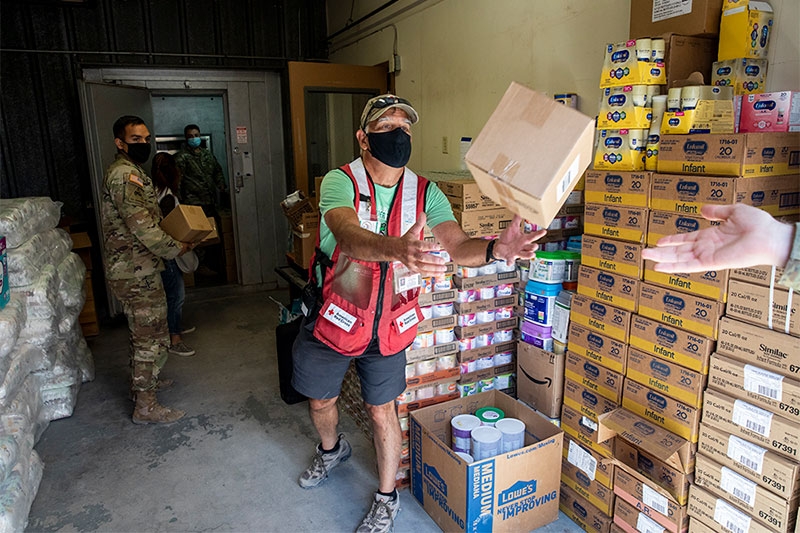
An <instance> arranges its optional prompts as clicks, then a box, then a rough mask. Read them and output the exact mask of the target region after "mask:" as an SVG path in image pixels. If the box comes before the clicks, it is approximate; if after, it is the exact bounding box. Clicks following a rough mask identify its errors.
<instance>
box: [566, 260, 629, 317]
mask: <svg viewBox="0 0 800 533" xmlns="http://www.w3.org/2000/svg"><path fill="white" fill-rule="evenodd" d="M639 283H641V282H640V281H639V279H638V278H629V277H626V276H619V275H617V274H614V273H611V272H608V271H605V270H600V269H597V268H591V267H587V266H585V265H581V266H580V269H579V270H578V294H583V295H584V296H588V297H589V298H594V299H595V300H601V301H603V302H608V303H610V304H611V305H614V306H616V307H620V308H622V309H626V310H628V311H633V312H636V310H637V308H638V300H637V298H638V296H639Z"/></svg>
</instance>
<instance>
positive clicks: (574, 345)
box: [567, 320, 628, 374]
mask: <svg viewBox="0 0 800 533" xmlns="http://www.w3.org/2000/svg"><path fill="white" fill-rule="evenodd" d="M567 348H568V349H569V351H571V352H574V353H576V354H577V355H579V356H581V357H585V358H586V359H588V360H590V361H592V362H594V363H597V364H599V365H602V366H604V367H606V368H608V369H610V370H612V371H614V372H618V373H621V374H622V373H624V372H625V365H626V364H627V360H628V344H627V343H625V342H623V341H620V340H617V339H614V338H611V337H609V336H607V335H603V334H601V333H597V332H596V331H595V330H593V329H591V328H588V327H586V326H583V325H581V324H579V323H578V322H575V321H574V320H573V321H571V322H570V324H569V342H568V344H567Z"/></svg>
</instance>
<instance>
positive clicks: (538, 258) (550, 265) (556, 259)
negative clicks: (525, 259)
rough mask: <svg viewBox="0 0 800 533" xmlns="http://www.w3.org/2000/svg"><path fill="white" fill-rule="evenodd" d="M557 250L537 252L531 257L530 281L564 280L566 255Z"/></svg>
mask: <svg viewBox="0 0 800 533" xmlns="http://www.w3.org/2000/svg"><path fill="white" fill-rule="evenodd" d="M562 255H563V254H559V253H556V252H536V255H535V256H534V257H533V259H531V267H530V273H529V274H528V282H530V281H531V280H533V281H538V282H540V283H561V282H562V281H564V267H565V262H564V257H563V256H562Z"/></svg>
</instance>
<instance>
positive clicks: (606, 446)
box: [561, 405, 614, 457]
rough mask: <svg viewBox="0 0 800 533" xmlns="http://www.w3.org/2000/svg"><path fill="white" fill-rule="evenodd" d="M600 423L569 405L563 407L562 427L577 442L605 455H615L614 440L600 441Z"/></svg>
mask: <svg viewBox="0 0 800 533" xmlns="http://www.w3.org/2000/svg"><path fill="white" fill-rule="evenodd" d="M598 428H599V426H598V424H597V422H595V421H594V420H592V419H591V418H589V417H587V416H585V415H582V414H581V413H580V412H578V411H576V410H575V409H573V408H572V407H570V406H569V405H564V406H563V407H562V409H561V429H563V430H564V432H565V433H566V434H567V435H569V436H570V437H572V438H573V439H575V440H576V441H577V442H579V443H580V444H582V445H583V446H586V447H587V448H590V449H591V450H593V451H595V452H597V453H598V454H600V455H602V456H603V457H613V456H614V450H613V449H612V445H613V440H609V441H607V442H599V441H598V440H597V438H598V431H597V430H598Z"/></svg>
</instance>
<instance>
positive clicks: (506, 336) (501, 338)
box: [492, 329, 514, 344]
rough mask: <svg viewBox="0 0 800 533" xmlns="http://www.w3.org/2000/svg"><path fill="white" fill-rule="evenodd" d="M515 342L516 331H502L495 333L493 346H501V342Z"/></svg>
mask: <svg viewBox="0 0 800 533" xmlns="http://www.w3.org/2000/svg"><path fill="white" fill-rule="evenodd" d="M512 340H514V330H513V329H504V330H501V331H495V332H494V339H493V342H492V344H499V343H501V342H508V341H512Z"/></svg>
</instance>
